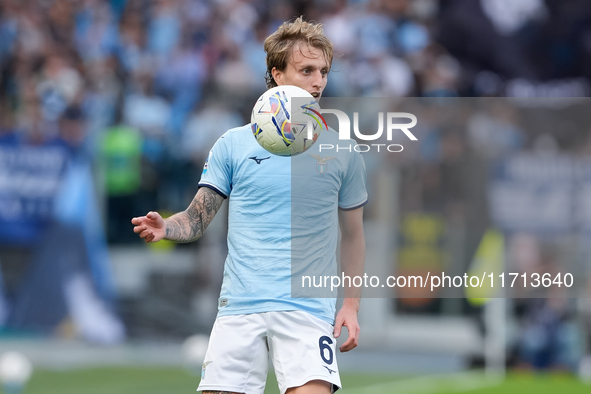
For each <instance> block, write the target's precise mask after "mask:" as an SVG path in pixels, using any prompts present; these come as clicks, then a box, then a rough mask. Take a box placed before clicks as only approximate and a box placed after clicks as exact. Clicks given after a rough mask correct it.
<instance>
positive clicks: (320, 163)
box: [308, 153, 336, 174]
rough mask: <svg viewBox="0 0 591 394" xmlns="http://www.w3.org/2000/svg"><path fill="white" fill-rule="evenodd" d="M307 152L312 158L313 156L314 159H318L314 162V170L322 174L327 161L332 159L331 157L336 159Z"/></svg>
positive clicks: (326, 167) (325, 169) (325, 168)
mask: <svg viewBox="0 0 591 394" xmlns="http://www.w3.org/2000/svg"><path fill="white" fill-rule="evenodd" d="M308 154H309V155H310V156H312V157H313V158H315V159H316V160H318V161H317V162H316V171H318V172H319V173H321V174H324V173H325V172H326V171H327V170H328V163H327V161H329V160H332V159H336V157H321V156H318V155H313V154H311V153H308Z"/></svg>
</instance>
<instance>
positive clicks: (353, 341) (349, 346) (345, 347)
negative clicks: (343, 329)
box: [339, 336, 358, 352]
mask: <svg viewBox="0 0 591 394" xmlns="http://www.w3.org/2000/svg"><path fill="white" fill-rule="evenodd" d="M357 343H358V341H357V338H355V337H352V336H350V337H349V339H347V340H346V341H345V343H343V344H342V345H341V347H340V348H339V350H340V351H341V352H348V351H349V350H353V349H355V348H356V347H357Z"/></svg>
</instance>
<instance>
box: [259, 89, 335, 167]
mask: <svg viewBox="0 0 591 394" xmlns="http://www.w3.org/2000/svg"><path fill="white" fill-rule="evenodd" d="M296 98H297V101H296V105H293V104H294V99H296ZM250 123H251V127H252V133H253V134H254V136H255V138H256V140H257V142H258V143H259V145H260V146H262V147H263V148H265V149H266V150H267V151H269V152H271V153H273V154H275V155H279V156H295V155H299V154H300V153H303V152H305V151H306V150H308V149H310V147H312V145H314V143H315V142H316V140H317V139H318V136H319V135H320V132H321V131H322V129H326V128H328V127H327V126H326V122H324V118H323V117H322V115H321V114H320V107H319V106H318V102H317V101H316V99H315V98H314V97H312V95H311V94H310V93H308V92H306V91H305V90H304V89H301V88H298V87H296V86H291V85H283V86H277V87H274V88H272V89H269V90H267V91H266V92H265V93H263V94H262V96H261V97H259V99H258V100H257V102H256V103H255V105H254V108H253V109H252V115H251V118H250Z"/></svg>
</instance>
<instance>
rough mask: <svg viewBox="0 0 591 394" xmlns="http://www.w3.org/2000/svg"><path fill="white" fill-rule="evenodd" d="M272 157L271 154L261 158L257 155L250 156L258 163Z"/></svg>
mask: <svg viewBox="0 0 591 394" xmlns="http://www.w3.org/2000/svg"><path fill="white" fill-rule="evenodd" d="M270 158H271V156H269V157H263V158H262V159H259V158H257V157H256V156H252V157H249V159H252V160H254V161H256V162H257V164H261V161H263V160H267V159H270Z"/></svg>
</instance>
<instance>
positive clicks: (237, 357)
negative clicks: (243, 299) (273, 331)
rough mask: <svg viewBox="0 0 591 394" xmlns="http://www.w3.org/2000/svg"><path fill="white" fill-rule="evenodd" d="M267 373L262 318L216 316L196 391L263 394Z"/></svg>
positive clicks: (264, 331) (258, 316) (254, 315)
mask: <svg viewBox="0 0 591 394" xmlns="http://www.w3.org/2000/svg"><path fill="white" fill-rule="evenodd" d="M267 370H268V348H267V339H266V327H265V321H264V319H263V317H262V316H261V315H260V314H251V315H237V316H223V317H219V318H217V319H216V321H215V323H214V325H213V329H212V331H211V336H210V339H209V345H208V347H207V352H206V353H205V358H204V360H203V368H202V371H201V382H200V383H199V388H198V389H197V390H198V391H203V392H208V391H209V392H213V393H220V392H222V393H223V392H230V393H248V394H250V393H253V394H254V393H260V394H262V393H263V392H264V389H265V382H266V380H267Z"/></svg>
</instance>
